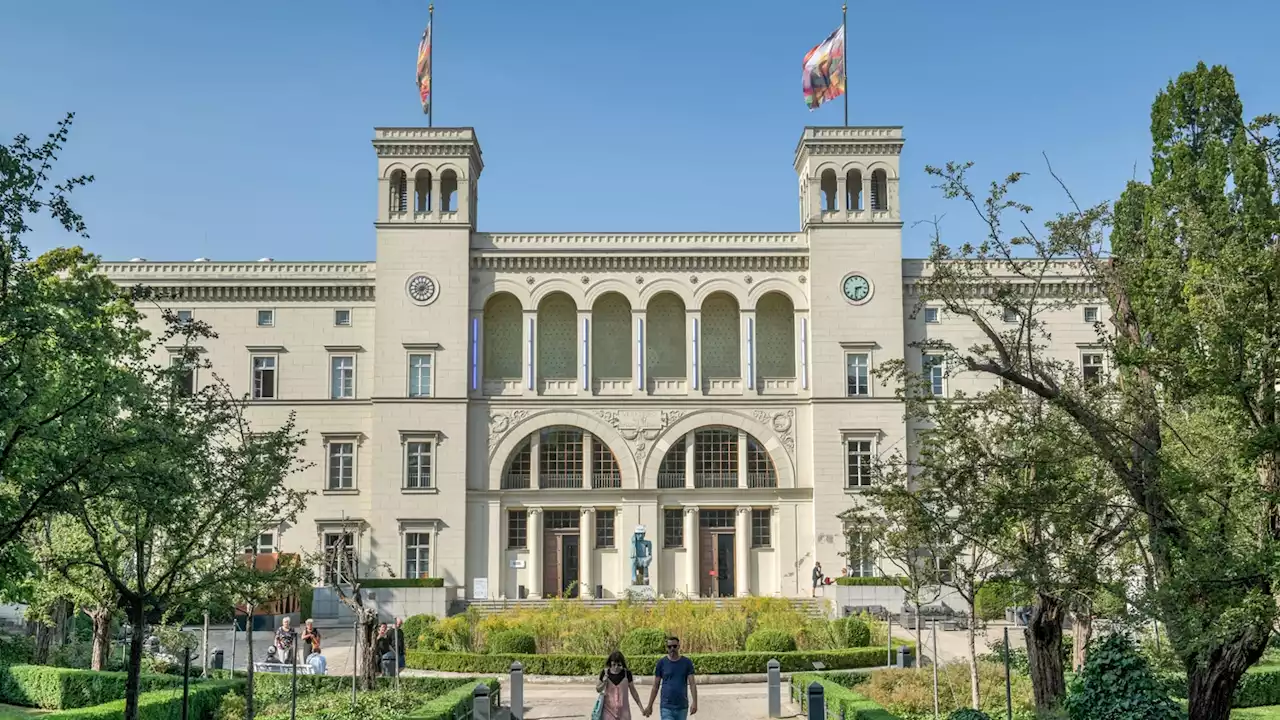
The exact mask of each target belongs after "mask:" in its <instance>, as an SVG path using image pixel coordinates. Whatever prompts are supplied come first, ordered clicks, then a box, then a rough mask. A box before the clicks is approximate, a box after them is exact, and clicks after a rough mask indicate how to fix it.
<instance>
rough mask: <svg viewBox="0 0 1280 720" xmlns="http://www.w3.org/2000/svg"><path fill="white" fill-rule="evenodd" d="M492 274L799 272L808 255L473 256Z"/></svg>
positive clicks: (473, 262)
mask: <svg viewBox="0 0 1280 720" xmlns="http://www.w3.org/2000/svg"><path fill="white" fill-rule="evenodd" d="M471 269H473V270H487V271H492V272H557V273H558V272H637V271H638V272H680V273H684V272H760V273H772V272H788V271H791V272H802V271H806V270H808V269H809V257H808V256H807V255H801V254H796V255H723V256H722V255H653V256H648V255H618V254H611V255H592V256H582V255H576V256H575V255H538V256H529V255H473V256H472V257H471Z"/></svg>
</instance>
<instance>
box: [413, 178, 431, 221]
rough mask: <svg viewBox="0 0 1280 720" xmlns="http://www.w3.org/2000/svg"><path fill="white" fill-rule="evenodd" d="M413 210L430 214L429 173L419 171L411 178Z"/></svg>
mask: <svg viewBox="0 0 1280 720" xmlns="http://www.w3.org/2000/svg"><path fill="white" fill-rule="evenodd" d="M413 209H414V211H415V212H431V172H430V171H429V170H419V171H418V172H417V173H415V174H414V176H413Z"/></svg>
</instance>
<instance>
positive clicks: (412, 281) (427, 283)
mask: <svg viewBox="0 0 1280 720" xmlns="http://www.w3.org/2000/svg"><path fill="white" fill-rule="evenodd" d="M405 289H406V291H407V292H408V293H409V297H410V299H412V300H413V301H414V302H417V303H423V304H426V303H429V302H431V301H432V300H434V299H435V296H436V282H435V281H434V280H432V279H431V278H429V277H427V276H426V275H414V276H413V277H411V278H409V282H408V284H407V285H406V286H405Z"/></svg>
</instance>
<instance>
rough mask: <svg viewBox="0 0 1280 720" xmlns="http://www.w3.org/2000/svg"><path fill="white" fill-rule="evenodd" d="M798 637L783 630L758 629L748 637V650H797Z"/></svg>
mask: <svg viewBox="0 0 1280 720" xmlns="http://www.w3.org/2000/svg"><path fill="white" fill-rule="evenodd" d="M795 651H796V639H795V638H793V637H791V633H788V632H784V631H782V630H757V631H755V632H753V633H751V636H750V637H748V638H747V652H795Z"/></svg>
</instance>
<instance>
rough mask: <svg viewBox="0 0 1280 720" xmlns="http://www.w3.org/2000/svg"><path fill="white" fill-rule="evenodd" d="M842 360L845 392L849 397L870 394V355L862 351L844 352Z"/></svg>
mask: <svg viewBox="0 0 1280 720" xmlns="http://www.w3.org/2000/svg"><path fill="white" fill-rule="evenodd" d="M844 361H845V362H844V364H845V389H846V394H847V395H848V396H849V397H868V396H870V395H871V383H870V370H871V355H870V354H868V353H864V352H856V353H846V354H845V356H844Z"/></svg>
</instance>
